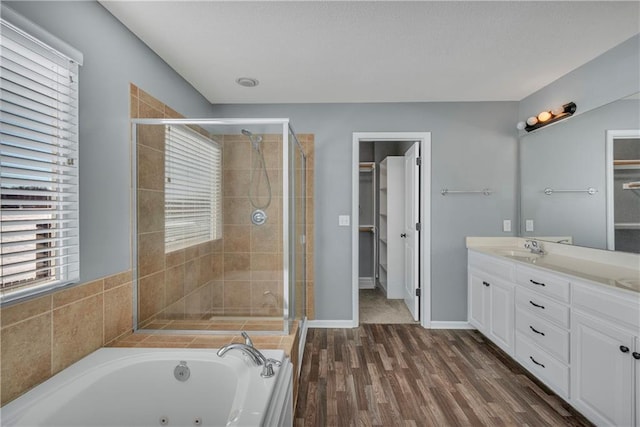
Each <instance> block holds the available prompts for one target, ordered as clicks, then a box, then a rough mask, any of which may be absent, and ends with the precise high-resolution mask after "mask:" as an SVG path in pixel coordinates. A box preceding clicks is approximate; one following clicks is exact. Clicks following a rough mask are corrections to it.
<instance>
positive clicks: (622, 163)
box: [613, 159, 640, 169]
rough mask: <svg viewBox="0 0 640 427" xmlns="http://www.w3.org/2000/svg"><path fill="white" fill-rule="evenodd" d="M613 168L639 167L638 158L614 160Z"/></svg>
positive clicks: (639, 161)
mask: <svg viewBox="0 0 640 427" xmlns="http://www.w3.org/2000/svg"><path fill="white" fill-rule="evenodd" d="M613 168H614V169H640V160H638V159H630V160H614V161H613Z"/></svg>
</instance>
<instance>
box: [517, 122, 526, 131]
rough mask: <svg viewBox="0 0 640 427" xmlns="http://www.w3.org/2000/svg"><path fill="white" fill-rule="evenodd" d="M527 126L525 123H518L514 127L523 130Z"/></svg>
mask: <svg viewBox="0 0 640 427" xmlns="http://www.w3.org/2000/svg"><path fill="white" fill-rule="evenodd" d="M526 126H527V124H526V123H525V122H518V124H517V125H516V129H518V130H524V128H525V127H526Z"/></svg>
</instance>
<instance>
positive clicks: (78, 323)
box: [51, 294, 104, 373]
mask: <svg viewBox="0 0 640 427" xmlns="http://www.w3.org/2000/svg"><path fill="white" fill-rule="evenodd" d="M103 301H104V298H103V295H102V294H99V295H95V296H93V297H90V298H86V299H83V300H80V301H76V302H74V303H73V304H68V305H66V306H64V307H62V308H59V309H55V310H54V311H53V347H52V351H51V353H52V354H51V372H52V373H56V372H59V371H61V370H62V369H64V368H66V367H67V366H69V365H70V364H72V363H74V362H76V361H77V360H80V359H81V358H82V357H84V356H86V355H87V354H89V353H91V352H93V351H95V350H97V349H98V348H100V347H101V346H102V344H103V343H104V338H103V333H104V331H103V322H104V317H103Z"/></svg>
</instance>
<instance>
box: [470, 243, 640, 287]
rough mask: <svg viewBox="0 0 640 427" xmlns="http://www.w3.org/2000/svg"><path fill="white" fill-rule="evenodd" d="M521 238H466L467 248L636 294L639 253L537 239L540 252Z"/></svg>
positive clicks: (639, 268) (638, 279) (639, 261)
mask: <svg viewBox="0 0 640 427" xmlns="http://www.w3.org/2000/svg"><path fill="white" fill-rule="evenodd" d="M526 240H531V239H524V238H515V237H509V238H481V237H468V238H467V248H469V249H471V250H474V251H477V252H481V253H485V254H488V255H493V256H497V257H502V258H504V259H505V260H508V261H513V262H514V263H516V264H517V265H518V264H519V265H526V266H529V267H537V268H540V269H543V270H548V271H550V272H552V273H562V274H567V275H571V276H575V277H578V278H580V279H583V280H586V281H589V282H594V283H597V284H600V285H605V286H609V287H613V288H618V289H623V290H625V291H631V292H635V293H640V255H637V254H630V253H621V252H614V251H605V250H598V249H590V248H582V247H576V246H572V245H566V244H559V243H551V242H544V241H539V243H540V245H541V246H542V249H543V251H544V254H542V255H538V254H534V253H532V252H531V251H530V250H529V249H526V248H525V247H524V244H525V242H526Z"/></svg>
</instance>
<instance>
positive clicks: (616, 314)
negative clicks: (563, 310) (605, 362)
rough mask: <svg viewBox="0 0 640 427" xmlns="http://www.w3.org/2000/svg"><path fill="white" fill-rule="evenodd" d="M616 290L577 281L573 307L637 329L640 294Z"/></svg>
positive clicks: (574, 288) (639, 312)
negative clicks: (617, 291)
mask: <svg viewBox="0 0 640 427" xmlns="http://www.w3.org/2000/svg"><path fill="white" fill-rule="evenodd" d="M615 291H616V290H615V289H608V288H605V287H602V289H600V288H596V287H593V286H591V285H588V284H585V283H582V282H577V283H575V284H574V285H573V307H574V308H579V309H581V310H584V311H587V312H590V313H591V314H596V315H598V316H604V317H606V318H608V319H609V320H612V321H617V322H624V323H626V324H627V325H628V326H631V327H633V328H635V329H636V330H637V328H638V319H640V294H636V293H630V292H626V293H624V294H620V293H616V292H615Z"/></svg>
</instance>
